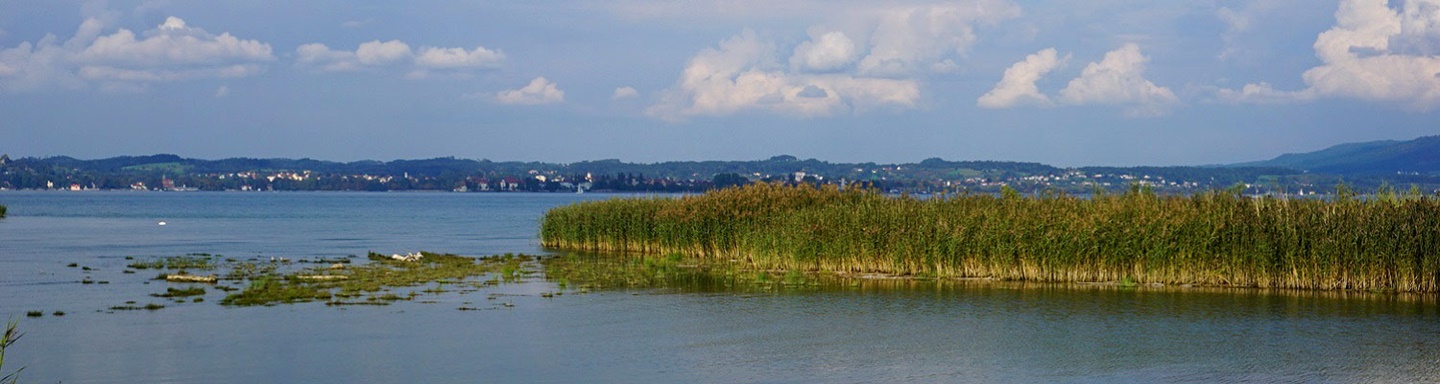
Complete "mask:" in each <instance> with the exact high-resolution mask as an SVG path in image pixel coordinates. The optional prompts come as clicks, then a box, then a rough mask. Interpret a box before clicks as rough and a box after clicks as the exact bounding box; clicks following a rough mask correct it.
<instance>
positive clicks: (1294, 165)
mask: <svg viewBox="0 0 1440 384" xmlns="http://www.w3.org/2000/svg"><path fill="white" fill-rule="evenodd" d="M1234 166H1246V167H1284V168H1291V169H1298V170H1304V171H1309V172H1315V173H1326V174H1336V175H1355V174H1362V175H1378V174H1392V175H1393V174H1396V173H1405V174H1410V173H1418V174H1421V175H1440V136H1425V137H1421V138H1418V139H1414V140H1409V141H1397V140H1384V141H1371V142H1364V143H1349V144H1340V145H1336V146H1333V147H1330V148H1325V149H1322V150H1319V151H1315V152H1308V153H1287V154H1284V155H1280V156H1279V157H1276V158H1274V159H1270V160H1265V161H1256V162H1250V163H1240V164H1234Z"/></svg>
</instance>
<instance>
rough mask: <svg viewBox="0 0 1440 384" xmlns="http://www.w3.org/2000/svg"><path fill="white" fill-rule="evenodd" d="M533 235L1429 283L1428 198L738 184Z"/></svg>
mask: <svg viewBox="0 0 1440 384" xmlns="http://www.w3.org/2000/svg"><path fill="white" fill-rule="evenodd" d="M540 237H541V242H542V244H543V245H544V246H545V247H548V248H552V249H559V250H575V251H588V252H601V253H617V254H618V253H641V254H650V255H667V256H669V255H675V254H679V255H682V256H683V257H685V258H687V259H690V260H694V261H695V262H697V263H703V262H717V263H725V262H733V263H742V264H745V265H746V266H747V268H755V269H759V270H771V271H775V270H783V271H812V272H822V273H838V274H887V275H897V276H914V277H933V278H991V279H998V280H1018V281H1039V282H1117V283H1119V282H1123V283H1124V284H1157V283H1158V284H1165V285H1187V284H1188V285H1198V286H1235V287H1260V288H1292V289H1319V290H1366V291H1383V292H1429V293H1433V292H1440V199H1437V198H1436V197H1435V196H1425V195H1423V194H1421V193H1420V192H1418V191H1416V190H1415V189H1412V190H1411V191H1410V192H1408V193H1405V192H1398V191H1396V190H1395V189H1393V188H1383V189H1381V190H1380V192H1379V193H1377V194H1375V195H1373V196H1365V197H1363V198H1362V197H1360V196H1357V195H1356V194H1355V193H1353V192H1351V191H1349V190H1348V189H1346V188H1345V187H1344V186H1341V187H1339V188H1338V190H1337V191H1336V193H1335V194H1334V195H1333V196H1332V197H1331V198H1327V199H1286V198H1277V197H1250V196H1244V195H1242V194H1240V193H1239V191H1234V190H1232V191H1210V192H1204V193H1198V194H1194V195H1190V196H1161V195H1156V194H1155V193H1153V192H1152V191H1149V190H1147V189H1145V188H1143V187H1140V186H1135V187H1132V188H1131V189H1130V190H1129V191H1128V192H1125V193H1115V194H1105V193H1098V192H1097V194H1095V195H1093V196H1087V197H1076V196H1067V195H1064V194H1061V193H1051V194H1043V193H1042V194H1036V195H1033V196H1022V195H1021V194H1020V193H1018V192H1016V191H1014V190H1012V189H1008V188H1007V189H1005V190H1004V191H1003V192H1002V193H1001V195H1000V196H994V195H988V194H960V195H949V196H934V197H929V198H923V199H922V198H915V197H908V196H898V197H897V196H888V195H885V194H882V193H879V192H876V191H870V190H863V189H858V188H850V189H845V190H841V189H839V188H835V187H831V186H826V187H820V188H815V187H810V186H806V185H800V186H784V185H778V184H752V185H749V186H745V187H738V188H728V189H722V190H716V191H711V192H708V193H705V194H703V195H691V196H684V197H640V198H616V199H609V200H601V201H592V202H582V203H576V204H572V205H567V206H562V207H557V208H554V209H551V210H550V211H548V212H546V213H545V215H544V217H543V219H542V222H541V230H540Z"/></svg>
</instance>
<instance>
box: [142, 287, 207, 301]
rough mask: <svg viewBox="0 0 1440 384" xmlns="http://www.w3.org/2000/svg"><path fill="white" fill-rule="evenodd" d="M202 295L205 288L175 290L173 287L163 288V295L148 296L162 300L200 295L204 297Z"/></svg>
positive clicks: (153, 294)
mask: <svg viewBox="0 0 1440 384" xmlns="http://www.w3.org/2000/svg"><path fill="white" fill-rule="evenodd" d="M204 294H205V288H202V287H190V288H179V289H177V288H175V287H167V288H165V293H152V294H150V296H154V297H164V298H174V297H190V296H200V295H204Z"/></svg>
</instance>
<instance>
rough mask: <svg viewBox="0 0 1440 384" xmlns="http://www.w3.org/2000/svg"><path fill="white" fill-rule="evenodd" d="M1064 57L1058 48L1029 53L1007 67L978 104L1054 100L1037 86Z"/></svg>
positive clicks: (996, 105)
mask: <svg viewBox="0 0 1440 384" xmlns="http://www.w3.org/2000/svg"><path fill="white" fill-rule="evenodd" d="M1067 58H1068V56H1067ZM1063 61H1064V59H1061V58H1060V57H1059V55H1058V54H1057V53H1056V52H1055V48H1046V49H1042V50H1040V51H1039V52H1035V53H1033V54H1030V55H1029V56H1025V60H1023V61H1020V62H1017V63H1015V64H1014V65H1011V66H1010V68H1006V69H1005V76H1004V77H1002V78H1000V82H999V83H997V84H995V88H994V89H991V90H990V92H986V93H985V94H984V95H981V96H980V98H979V99H978V100H976V101H975V104H976V105H979V106H980V107H984V108H1010V107H1015V106H1020V105H1051V104H1053V102H1051V101H1050V97H1048V96H1045V94H1043V93H1040V89H1039V88H1036V87H1035V82H1036V81H1039V80H1040V78H1041V77H1042V76H1045V74H1046V73H1049V72H1050V71H1052V70H1055V68H1058V67H1059V66H1060V64H1061V62H1063Z"/></svg>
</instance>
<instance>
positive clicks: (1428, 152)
mask: <svg viewBox="0 0 1440 384" xmlns="http://www.w3.org/2000/svg"><path fill="white" fill-rule="evenodd" d="M756 182H771V183H777V182H778V183H794V184H799V183H805V184H812V185H838V186H843V187H852V186H863V187H866V188H874V189H878V190H882V191H889V192H897V193H966V192H972V193H992V192H995V191H999V190H1000V189H1001V188H1002V187H1006V186H1008V187H1011V188H1014V189H1016V190H1018V191H1021V192H1028V193H1036V192H1045V191H1057V192H1065V193H1091V192H1094V191H1096V190H1109V191H1117V190H1122V189H1126V188H1129V187H1130V186H1132V185H1140V186H1146V187H1149V188H1152V189H1153V190H1155V191H1157V192H1161V193H1175V194H1184V193H1193V192H1198V191H1205V190H1213V189H1232V188H1240V187H1243V188H1244V189H1245V192H1246V193H1249V194H1286V195H1297V194H1302V195H1309V194H1321V195H1323V194H1326V193H1329V192H1331V191H1334V190H1335V187H1336V186H1337V185H1339V184H1342V183H1343V184H1346V185H1348V186H1350V187H1351V188H1354V189H1357V190H1360V191H1367V190H1375V189H1378V188H1382V187H1386V186H1389V187H1394V188H1397V189H1411V188H1414V189H1418V190H1420V191H1422V192H1425V193H1427V194H1434V193H1437V192H1440V136H1429V137H1422V138H1418V139H1415V140H1410V141H1378V142H1368V143H1352V144H1342V145H1337V146H1335V147H1331V148H1328V149H1325V150H1321V151H1316V152H1310V153H1303V154H1287V155H1283V156H1279V157H1276V158H1275V159H1272V160H1267V161H1260V162H1251V163H1238V164H1227V165H1210V166H1166V167H1145V166H1142V167H1099V166H1091V167H1070V168H1061V167H1054V166H1050V165H1045V164H1039V163H1028V162H1010V161H947V160H943V159H939V158H931V159H926V160H924V161H920V162H918V163H905V164H876V163H832V162H827V161H822V160H816V159H799V158H796V157H794V156H788V155H782V156H775V157H771V158H769V159H765V160H753V161H672V162H661V163H650V164H639V163H626V162H621V161H619V160H599V161H582V162H576V163H563V164H562V163H542V162H515V161H512V162H496V161H490V160H468V159H456V158H453V157H444V158H434V159H425V160H395V161H389V162H381V161H357V162H348V163H342V162H332V161H320V160H312V159H299V160H294V159H251V158H231V159H222V160H200V159H190V158H182V157H180V156H176V155H164V154H162V155H151V156H122V157H114V158H108V159H98V160H78V159H74V158H70V157H64V156H60V157H46V158H35V157H27V158H17V159H12V158H10V157H9V156H8V155H0V190H70V191H84V190H145V191H454V192H572V193H573V192H590V191H594V192H701V191H706V190H710V189H714V188H723V187H727V186H734V185H743V184H748V183H756Z"/></svg>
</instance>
